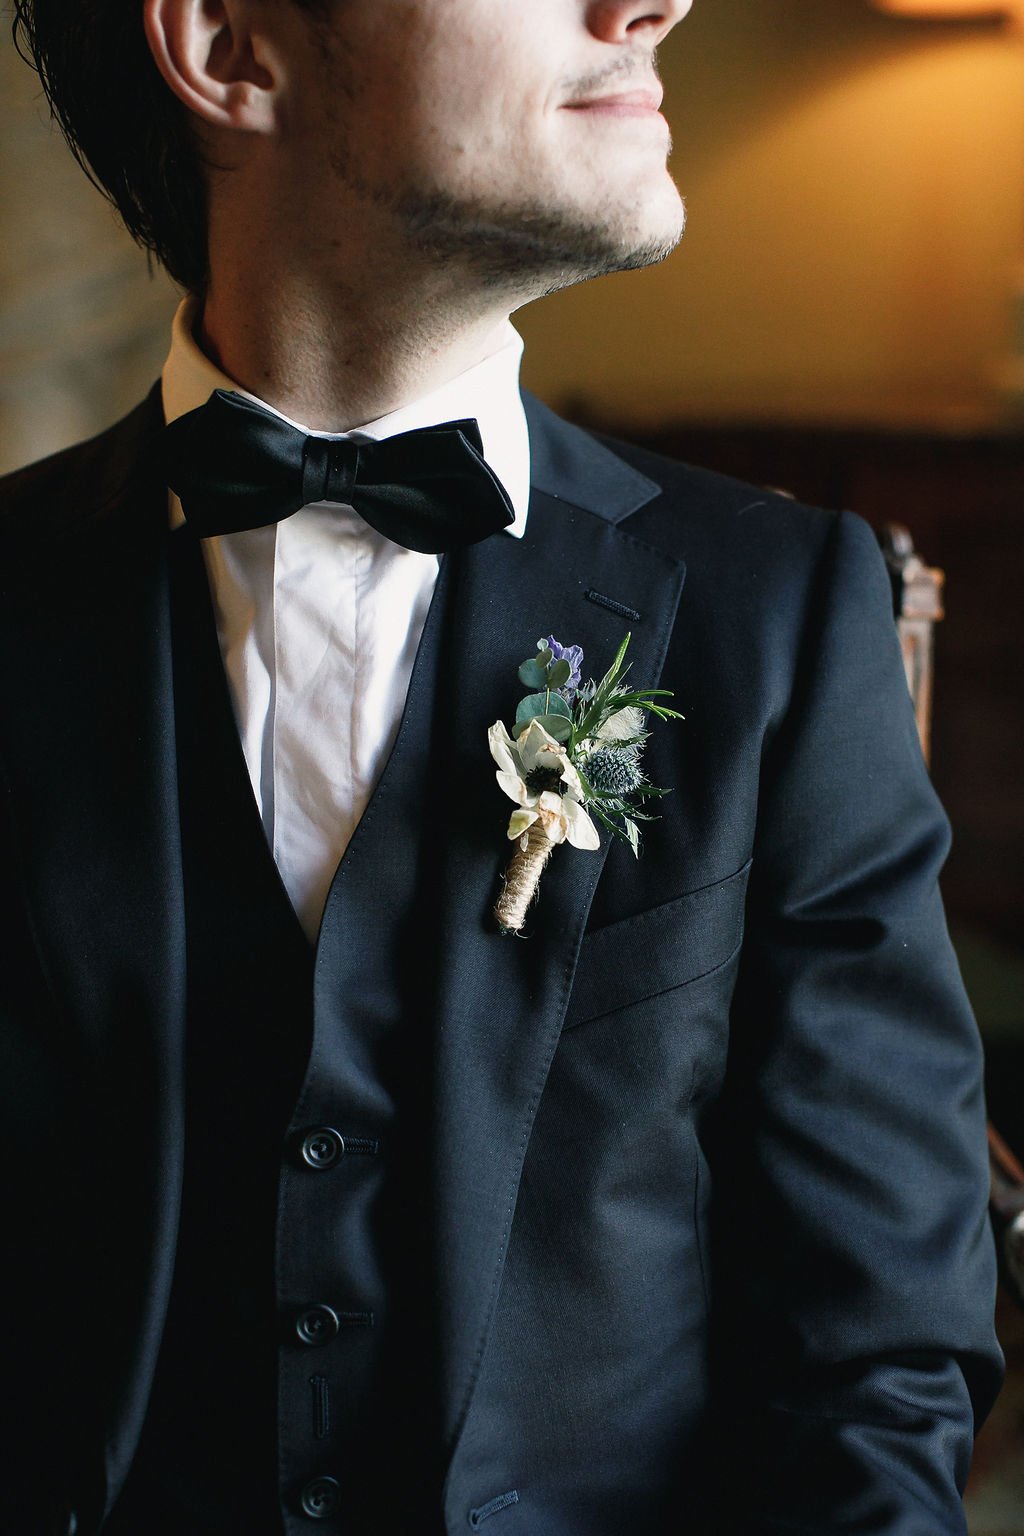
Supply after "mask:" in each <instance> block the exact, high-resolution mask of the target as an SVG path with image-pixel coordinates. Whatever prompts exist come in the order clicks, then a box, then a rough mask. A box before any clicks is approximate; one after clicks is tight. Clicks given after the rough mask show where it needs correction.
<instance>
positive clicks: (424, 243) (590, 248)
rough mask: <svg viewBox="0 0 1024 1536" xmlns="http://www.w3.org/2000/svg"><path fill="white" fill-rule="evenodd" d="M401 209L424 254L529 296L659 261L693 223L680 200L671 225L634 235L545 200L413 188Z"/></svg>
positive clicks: (413, 242)
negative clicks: (478, 198) (481, 198)
mask: <svg viewBox="0 0 1024 1536" xmlns="http://www.w3.org/2000/svg"><path fill="white" fill-rule="evenodd" d="M396 212H397V214H398V216H399V218H400V220H401V224H402V227H403V228H404V230H405V232H406V235H407V238H408V240H409V243H410V246H411V247H412V248H413V249H414V250H415V251H416V252H417V253H418V254H419V255H420V256H421V257H423V258H425V259H426V260H428V261H429V262H431V263H436V264H437V265H439V266H440V265H441V264H445V265H448V266H451V267H452V269H453V270H455V271H458V272H459V273H460V274H461V275H462V277H463V278H464V279H467V280H470V281H473V282H475V283H477V284H479V285H480V286H482V287H483V288H485V289H487V290H488V291H489V292H491V293H494V292H495V291H499V290H500V291H504V292H506V293H507V294H508V295H509V297H511V298H518V299H520V300H521V301H522V302H525V301H526V300H528V299H531V298H539V297H540V296H541V295H543V294H546V293H554V292H556V291H557V290H559V289H561V288H568V287H571V286H572V285H573V284H575V283H581V282H585V281H587V280H588V279H589V278H593V277H604V276H607V275H608V274H609V273H612V272H632V271H638V270H639V269H641V268H643V267H651V266H656V265H657V264H658V263H659V262H662V261H664V260H665V258H666V257H667V256H668V255H670V254H671V252H672V251H674V250H675V248H676V246H677V245H678V243H679V241H680V239H681V238H682V234H683V230H684V228H685V222H686V219H685V211H684V209H683V207H682V204H680V210H679V216H678V221H677V222H676V223H675V224H674V226H672V227H671V228H669V229H666V230H664V231H658V232H650V233H644V234H639V233H636V232H632V233H626V232H621V231H617V230H616V229H615V228H614V227H612V226H609V225H608V224H604V223H601V222H599V221H597V220H595V219H588V218H586V217H585V216H584V215H583V214H581V213H579V212H576V211H574V210H569V209H560V208H552V207H550V206H548V205H546V204H544V203H541V202H536V203H529V204H508V205H504V206H502V205H485V204H483V203H473V202H465V201H462V200H460V199H457V198H454V197H451V196H449V195H446V194H444V193H435V194H433V195H430V196H426V195H423V194H421V193H411V194H407V195H406V196H404V197H402V198H400V199H399V200H398V201H397V203H396Z"/></svg>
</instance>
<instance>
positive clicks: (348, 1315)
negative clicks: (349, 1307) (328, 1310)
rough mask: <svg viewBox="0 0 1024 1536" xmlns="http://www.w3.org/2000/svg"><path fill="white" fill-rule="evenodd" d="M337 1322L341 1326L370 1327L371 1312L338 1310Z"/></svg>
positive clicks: (372, 1318)
mask: <svg viewBox="0 0 1024 1536" xmlns="http://www.w3.org/2000/svg"><path fill="white" fill-rule="evenodd" d="M338 1322H339V1323H340V1324H341V1326H342V1327H343V1328H372V1327H373V1323H374V1317H373V1313H372V1312H339V1313H338Z"/></svg>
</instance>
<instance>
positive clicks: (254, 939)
mask: <svg viewBox="0 0 1024 1536" xmlns="http://www.w3.org/2000/svg"><path fill="white" fill-rule="evenodd" d="M172 570H173V615H174V627H173V633H174V672H175V717H176V730H177V740H178V760H179V785H180V802H181V827H182V846H183V865H184V879H185V898H186V922H187V954H188V1015H187V1039H188V1068H187V1090H186V1163H185V1181H184V1196H183V1203H182V1214H181V1226H180V1236H179V1242H178V1249H177V1259H176V1267H175V1278H174V1285H173V1290H172V1297H171V1303H170V1308H169V1314H168V1320H167V1327H166V1331H165V1335H164V1340H163V1344H162V1348H161V1354H160V1359H159V1363H158V1367H157V1372H156V1378H155V1382H154V1388H153V1392H152V1396H151V1399H150V1404H149V1409H148V1412H147V1416H146V1421H145V1425H144V1429H143V1434H142V1438H141V1442H140V1446H139V1451H138V1454H137V1456H136V1458H135V1461H134V1464H133V1467H132V1470H131V1473H130V1475H129V1478H128V1482H127V1484H126V1486H125V1489H124V1492H123V1494H122V1497H121V1499H120V1500H119V1502H118V1504H117V1505H116V1506H115V1509H114V1512H113V1514H112V1515H111V1517H110V1521H109V1522H108V1526H107V1527H106V1528H105V1533H106V1532H107V1531H109V1533H110V1536H239V1533H241V1532H244V1533H245V1536H282V1533H283V1532H287V1533H288V1536H292V1533H299V1532H303V1531H306V1532H312V1531H314V1530H322V1531H324V1532H345V1533H349V1532H351V1533H353V1536H359V1533H362V1532H369V1531H374V1532H376V1531H395V1532H400V1531H402V1530H404V1529H407V1528H408V1529H413V1528H415V1529H416V1530H417V1531H420V1530H424V1531H428V1530H431V1529H433V1528H434V1527H433V1526H431V1524H430V1516H429V1514H428V1512H429V1511H430V1510H431V1509H434V1510H437V1509H439V1507H440V1494H439V1486H440V1472H439V1466H440V1460H439V1454H438V1450H437V1447H436V1445H435V1443H434V1438H433V1426H434V1425H435V1424H436V1417H437V1416H436V1414H435V1412H434V1411H433V1407H434V1403H433V1398H434V1383H435V1380H436V1372H435V1369H434V1362H433V1360H432V1357H431V1331H430V1322H429V1320H430V1316H431V1298H430V1295H429V1282H428V1276H429V1275H430V1273H431V1265H430V1263H429V1255H428V1252H427V1247H426V1245H427V1241H428V1233H429V1229H430V1224H429V1222H428V1220H427V1213H426V1210H425V1203H426V1190H427V1177H426V1170H427V1165H428V1160H427V1158H426V1157H425V1156H424V1150H423V1149H424V1145H425V1110H426V1105H427V1103H428V1102H429V1094H428V1092H427V1084H428V1078H427V1072H428V1062H429V1041H428V1039H427V1038H426V1035H425V1027H424V1025H423V1021H422V1020H421V1019H420V1017H419V1016H418V1010H417V1006H416V990H417V988H416V969H417V961H416V946H415V940H414V929H415V923H416V916H415V914H416V906H417V901H418V900H419V899H421V898H420V893H419V890H418V887H419V884H420V879H419V876H420V870H419V864H420V857H419V853H420V850H419V846H418V842H417V838H416V835H415V828H416V826H417V824H418V822H417V818H416V816H415V814H414V811H415V807H416V803H417V790H418V779H419V776H420V769H421V768H422V765H423V763H424V761H425V758H426V755H427V754H428V753H429V734H430V713H431V709H430V704H431V701H432V699H433V695H434V688H433V686H432V684H433V680H434V677H433V673H434V670H435V669H436V656H437V651H438V646H437V632H438V629H439V628H440V625H441V609H442V607H443V587H444V577H443V573H442V578H441V580H440V581H439V584H438V591H437V593H436V595H435V602H434V604H433V607H432V609H431V614H430V617H429V619H428V624H427V629H426V631H425V634H424V640H423V643H422V644H421V647H420V653H419V656H418V658H417V663H416V672H415V686H414V687H413V688H412V689H411V690H410V700H418V701H419V703H418V705H417V704H413V703H411V704H410V706H409V707H408V708H407V710H406V717H405V718H404V720H403V723H402V727H401V730H400V733H399V737H398V740H397V742H396V745H395V748H394V750H393V752H392V756H391V760H390V762H389V764H388V768H387V770H386V772H385V775H384V777H383V779H382V781H381V783H380V785H379V786H378V789H377V792H376V794H375V796H374V799H373V800H372V802H371V804H370V806H369V808H368V809H367V811H366V813H365V815H364V817H363V819H362V821H361V822H360V825H359V827H358V828H357V831H356V835H355V837H354V839H353V841H352V843H351V844H350V847H349V850H348V852H347V853H346V856H345V858H344V860H343V861H342V864H341V865H340V867H339V869H338V871H337V873H336V875H335V878H334V881H333V884H332V886H331V890H330V894H329V896H328V900H327V905H326V909H325V913H324V918H323V923H322V926H321V931H320V935H319V940H318V943H317V946H316V950H315V952H314V951H313V950H312V949H311V948H310V945H309V943H308V942H307V940H306V938H305V935H304V934H303V932H302V929H301V928H300V926H299V923H298V920H297V918H296V917H295V914H294V912H293V910H292V907H291V905H290V902H289V900H288V897H287V894H286V892H285V890H284V887H283V885H282V884H281V881H280V879H279V877H278V874H277V871H276V868H275V866H274V863H273V859H272V856H271V853H270V850H269V848H268V846H267V843H266V839H265V836H264V832H263V827H262V824H261V822H260V818H259V813H258V810H257V807H256V803H255V800H254V798H253V794H252V790H251V786H250V784H249V779H248V774H247V770H246V766H245V761H244V758H243V755H242V751H241V746H240V743H239V739H238V734H237V730H236V728H235V723H234V720H233V717H232V712H231V703H230V697H229V694H228V690H227V685H226V681H225V678H224V673H223V668H222V665H221V662H220V656H219V652H218V646H217V638H216V630H215V627H214V622H213V615H212V611H211V604H210V599H209V594H208V590H207V585H206V580H205V573H204V571H203V569H202V557H201V554H200V551H199V548H198V546H197V545H196V543H195V541H194V540H193V539H192V537H191V535H190V534H189V533H188V531H187V530H182V531H181V532H179V533H177V534H175V535H174V536H173V551H172ZM339 749H340V750H345V744H344V743H343V742H340V743H339Z"/></svg>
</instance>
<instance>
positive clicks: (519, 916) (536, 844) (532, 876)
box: [494, 821, 555, 933]
mask: <svg viewBox="0 0 1024 1536" xmlns="http://www.w3.org/2000/svg"><path fill="white" fill-rule="evenodd" d="M524 836H525V839H526V847H525V848H523V847H522V843H521V842H520V846H519V848H518V849H517V850H516V853H515V854H514V856H513V858H512V862H511V863H510V864H509V866H508V869H507V870H506V871H505V885H504V889H503V890H502V893H501V897H500V899H499V901H498V904H497V906H496V907H495V909H494V917H495V921H496V922H497V924H498V927H499V928H500V929H501V931H502V933H521V932H522V929H523V926H524V924H525V922H526V912H527V908H528V907H529V905H530V902H531V901H532V900H533V898H534V897H535V896H536V894H537V886H538V885H539V884H540V877H541V875H542V874H543V872H544V866H545V864H546V863H547V862H548V859H550V857H551V850H552V849H553V848H554V847H555V844H554V843H553V842H552V841H551V839H550V838H549V837H548V835H547V833H546V832H545V831H544V829H543V827H542V826H541V824H540V822H539V821H535V822H534V823H533V825H532V826H530V827H527V829H526V832H525V834H524Z"/></svg>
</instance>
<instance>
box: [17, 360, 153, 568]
mask: <svg viewBox="0 0 1024 1536" xmlns="http://www.w3.org/2000/svg"><path fill="white" fill-rule="evenodd" d="M162 425H163V410H162V406H161V402H160V386H159V384H156V385H154V387H153V389H152V390H151V391H150V393H149V395H148V396H147V397H146V399H145V400H143V401H142V402H141V403H140V404H139V405H137V406H136V407H135V408H134V410H132V411H130V412H129V414H128V415H127V416H125V417H123V418H122V419H121V420H120V421H118V422H115V423H114V425H113V426H111V427H107V428H106V430H105V431H103V432H100V433H98V434H97V435H96V436H95V437H92V438H89V439H88V440H87V441H85V442H82V443H75V444H74V445H73V446H72V447H70V448H64V449H62V450H61V451H60V452H59V453H54V454H51V455H49V456H48V457H47V458H44V459H39V460H38V461H37V462H36V463H34V464H28V465H26V466H25V467H24V468H23V469H17V470H15V471H14V472H13V473H12V474H8V475H4V476H2V477H0V544H2V546H3V548H4V550H5V553H6V554H7V555H8V556H10V555H11V554H14V553H16V552H18V551H19V550H25V551H31V550H33V549H38V548H40V547H44V546H46V545H47V544H49V543H50V542H51V541H52V540H53V539H54V538H59V537H62V536H63V535H64V534H66V533H68V532H72V531H74V530H75V529H76V527H79V526H81V527H87V526H89V525H91V524H92V523H93V521H94V520H95V519H96V518H97V517H99V516H101V515H102V514H103V512H104V511H105V510H106V509H107V508H109V507H110V506H111V504H112V503H114V502H116V501H117V500H118V499H119V498H120V497H121V496H122V495H123V494H124V493H125V492H126V491H127V490H129V489H130V488H131V487H132V485H133V484H134V483H135V482H140V483H141V482H142V481H144V480H145V479H146V478H147V474H148V472H150V471H151V470H152V463H153V455H152V453H151V451H150V450H151V445H152V442H153V439H154V438H155V437H156V435H157V433H158V432H159V431H160V428H161V426H162Z"/></svg>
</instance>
